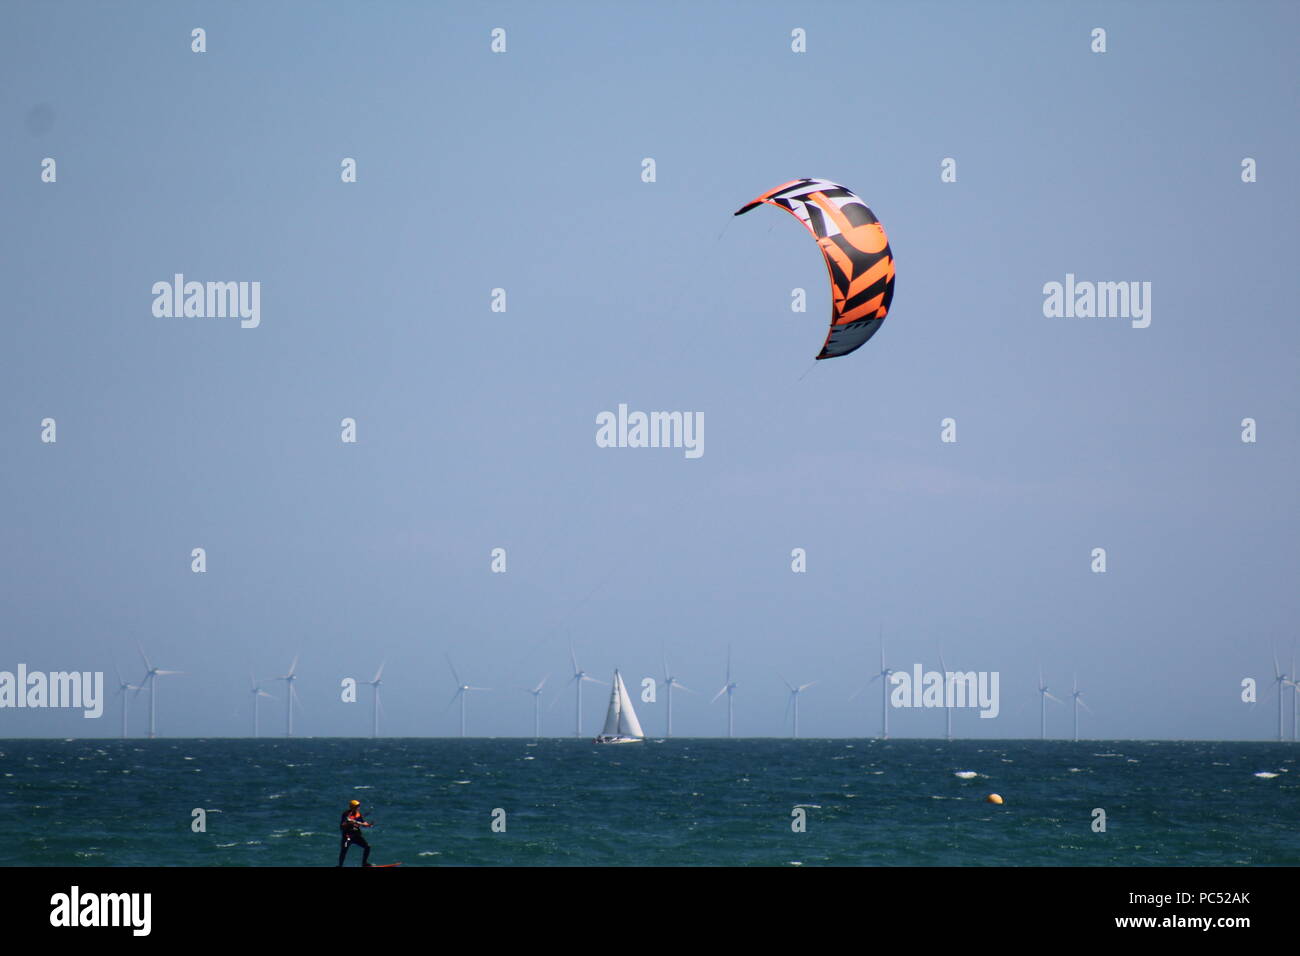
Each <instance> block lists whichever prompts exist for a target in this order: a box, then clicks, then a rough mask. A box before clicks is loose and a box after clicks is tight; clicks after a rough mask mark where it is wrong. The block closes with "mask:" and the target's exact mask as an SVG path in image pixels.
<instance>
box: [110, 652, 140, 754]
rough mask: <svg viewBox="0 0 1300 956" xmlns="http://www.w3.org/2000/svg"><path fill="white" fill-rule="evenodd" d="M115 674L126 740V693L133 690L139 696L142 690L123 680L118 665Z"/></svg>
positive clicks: (115, 667)
mask: <svg viewBox="0 0 1300 956" xmlns="http://www.w3.org/2000/svg"><path fill="white" fill-rule="evenodd" d="M113 673H114V674H116V675H117V693H118V696H120V697H121V698H122V739H123V740H125V739H126V692H127V691H128V690H133V691H135V692H136V693H137V694H138V693H139V692H140V688H139V687H137V686H136V685H135V684H128V683H127V682H126V681H124V680H122V672H121V671H120V670H118V669H117V664H114V665H113Z"/></svg>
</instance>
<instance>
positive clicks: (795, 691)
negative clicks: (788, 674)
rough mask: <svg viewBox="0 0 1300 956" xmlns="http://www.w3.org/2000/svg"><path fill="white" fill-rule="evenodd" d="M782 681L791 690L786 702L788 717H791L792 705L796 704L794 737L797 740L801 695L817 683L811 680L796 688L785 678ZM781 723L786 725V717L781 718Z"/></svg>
mask: <svg viewBox="0 0 1300 956" xmlns="http://www.w3.org/2000/svg"><path fill="white" fill-rule="evenodd" d="M781 681H782V682H783V683H784V684H785V686H786V687H789V688H790V696H789V697H787V698H786V700H785V713H786V717H788V716H790V705H791V704H792V703H793V704H794V736H795V737H796V738H797V737H798V736H799V695H800V694H802V693H803V692H804V691H806V690H807V689H808V688H809V687H811V686H812V685H813V684H815V683H817V682H816V681H815V680H811V681H809V682H808V683H806V684H800V685H799V686H798V687H795V686H794V685H793V684H791V683H790V682H789V681H788V680H786V679H785V678H784V677H782V678H781ZM781 723H785V717H783V718H781Z"/></svg>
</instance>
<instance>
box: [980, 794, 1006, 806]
mask: <svg viewBox="0 0 1300 956" xmlns="http://www.w3.org/2000/svg"><path fill="white" fill-rule="evenodd" d="M984 799H985V800H987V801H988V802H989V803H996V804H997V805H998V806H1001V805H1002V798H1001V797H1000V796H998V795H997V794H996V793H990V794H989V795H988V796H987V797H985V798H984Z"/></svg>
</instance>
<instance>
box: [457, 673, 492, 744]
mask: <svg viewBox="0 0 1300 956" xmlns="http://www.w3.org/2000/svg"><path fill="white" fill-rule="evenodd" d="M447 666H448V667H450V668H451V676H452V677H454V678H456V693H454V694H452V695H451V701H450V702H449V703H448V704H447V708H448V709H450V708H451V705H452V704H454V703H456V698H457V697H459V698H460V735H461V736H462V737H464V736H465V697H466V695H467V694H468V693H469V692H470V691H472V690H491V689H492V688H490V687H471V686H470V685H469V684H466V683H465V682H464V681H462V680H461V679H460V675H459V674H457V673H456V665H455V664H453V663H452V662H451V655H450V654H448V655H447Z"/></svg>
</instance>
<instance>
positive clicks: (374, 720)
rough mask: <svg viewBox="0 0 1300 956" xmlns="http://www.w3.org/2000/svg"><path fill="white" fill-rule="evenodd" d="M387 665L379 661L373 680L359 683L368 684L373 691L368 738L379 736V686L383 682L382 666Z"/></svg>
mask: <svg viewBox="0 0 1300 956" xmlns="http://www.w3.org/2000/svg"><path fill="white" fill-rule="evenodd" d="M387 663H388V661H380V662H379V670H377V671H375V676H374V679H373V680H363V681H362V682H361V683H363V684H369V685H370V686H371V687H373V688H374V689H375V699H374V704H373V705H372V707H371V715H370V736H371V737H372V738H374V737H378V736H379V710H380V705H379V685H380V684H382V683H383V680H382V679H381V678H383V676H384V665H385V664H387Z"/></svg>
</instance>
